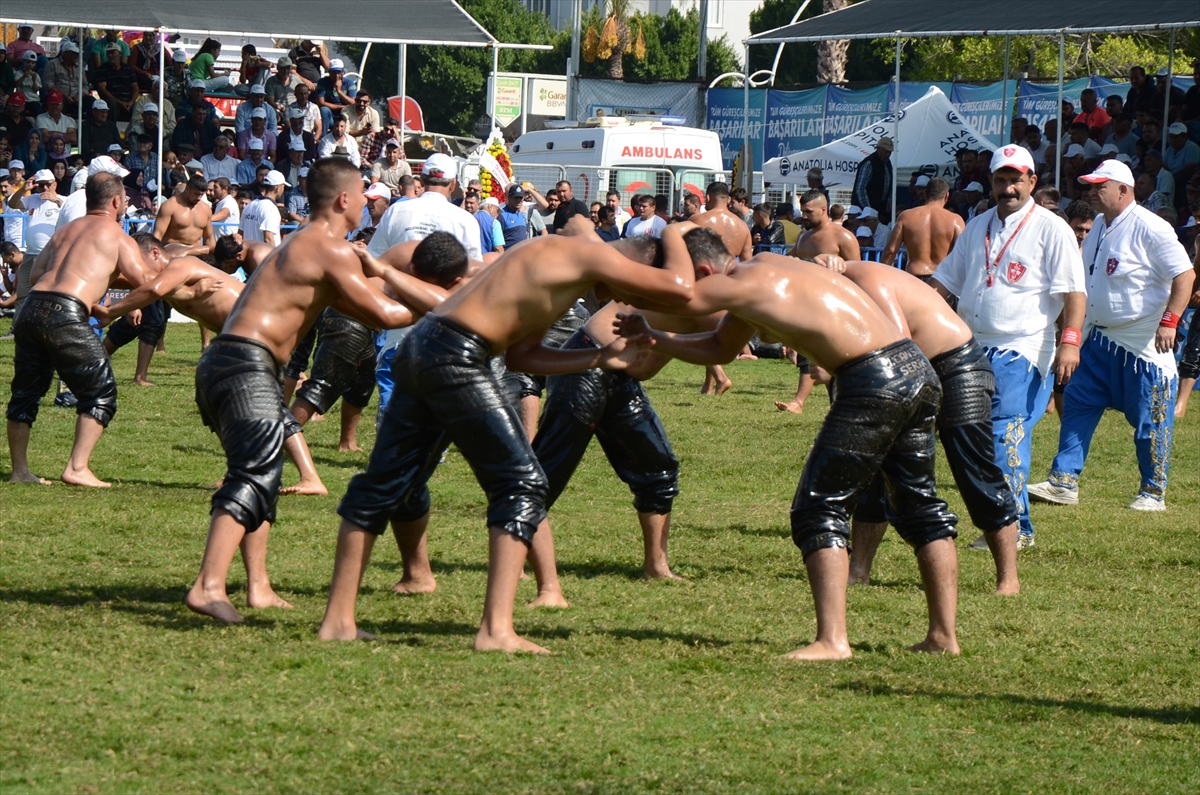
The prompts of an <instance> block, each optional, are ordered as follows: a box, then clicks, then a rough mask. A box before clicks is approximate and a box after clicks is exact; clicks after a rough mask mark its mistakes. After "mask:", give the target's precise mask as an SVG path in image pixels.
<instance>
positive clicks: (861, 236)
mask: <svg viewBox="0 0 1200 795" xmlns="http://www.w3.org/2000/svg"><path fill="white" fill-rule="evenodd" d="M854 236H855V237H856V238H858V247H859V249H860V250H862V251H864V252H865V251H866V250H867V249H869V248H874V247H875V233H874V232H872V231H871V227H869V226H860V227H858V229H855V230H854ZM864 256H865V255H864Z"/></svg>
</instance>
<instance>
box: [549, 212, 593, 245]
mask: <svg viewBox="0 0 1200 795" xmlns="http://www.w3.org/2000/svg"><path fill="white" fill-rule="evenodd" d="M558 234H560V235H562V236H563V237H573V238H575V239H576V240H586V241H588V242H589V243H603V242H604V240H603V239H601V237H600V235H598V234H596V227H595V225H594V224H592V220H591V218H589V217H587V216H583V215H572V216H571V217H570V218H568V219H567V223H566V224H564V225H563V228H562V229H560V230H558Z"/></svg>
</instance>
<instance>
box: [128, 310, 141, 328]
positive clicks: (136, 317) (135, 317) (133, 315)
mask: <svg viewBox="0 0 1200 795" xmlns="http://www.w3.org/2000/svg"><path fill="white" fill-rule="evenodd" d="M125 318H126V319H127V320H128V321H129V325H131V326H140V325H142V310H140V309H135V310H133V311H132V312H130V313H129V314H127V315H126V316H125Z"/></svg>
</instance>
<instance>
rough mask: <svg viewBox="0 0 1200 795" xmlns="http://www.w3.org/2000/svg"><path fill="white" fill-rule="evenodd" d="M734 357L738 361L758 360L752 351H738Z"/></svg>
mask: <svg viewBox="0 0 1200 795" xmlns="http://www.w3.org/2000/svg"><path fill="white" fill-rule="evenodd" d="M734 358H735V359H737V361H739V362H757V361H758V357H757V356H755V355H754V354H753V353H739V354H738V355H737V356H735V357H734Z"/></svg>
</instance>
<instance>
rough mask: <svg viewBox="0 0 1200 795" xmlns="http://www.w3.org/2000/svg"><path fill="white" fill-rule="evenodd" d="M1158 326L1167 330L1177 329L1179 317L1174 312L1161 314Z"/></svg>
mask: <svg viewBox="0 0 1200 795" xmlns="http://www.w3.org/2000/svg"><path fill="white" fill-rule="evenodd" d="M1158 325H1160V326H1166V327H1167V328H1179V315H1177V314H1175V313H1174V312H1163V316H1162V320H1160V321H1158Z"/></svg>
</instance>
